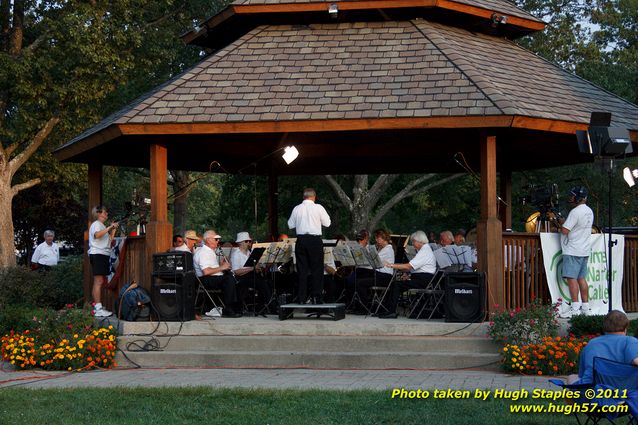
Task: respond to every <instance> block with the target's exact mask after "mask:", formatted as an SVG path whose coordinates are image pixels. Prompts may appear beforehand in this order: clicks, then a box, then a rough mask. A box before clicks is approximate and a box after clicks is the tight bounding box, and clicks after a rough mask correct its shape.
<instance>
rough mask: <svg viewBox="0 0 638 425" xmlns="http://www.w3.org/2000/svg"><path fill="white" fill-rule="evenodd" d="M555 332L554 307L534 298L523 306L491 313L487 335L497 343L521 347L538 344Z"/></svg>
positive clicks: (554, 334)
mask: <svg viewBox="0 0 638 425" xmlns="http://www.w3.org/2000/svg"><path fill="white" fill-rule="evenodd" d="M497 308H498V307H497ZM557 332H558V321H557V320H556V307H555V306H553V305H548V304H542V302H541V301H540V300H539V299H535V300H532V302H531V303H530V304H529V306H527V307H525V308H520V307H519V308H516V309H515V310H510V311H506V310H501V311H496V312H494V313H492V314H491V317H490V325H489V329H488V336H490V337H491V338H492V339H493V340H494V341H495V342H497V343H499V344H502V345H506V344H508V345H515V346H519V347H521V346H524V345H529V344H538V343H540V342H542V341H543V338H546V337H553V336H556V334H557Z"/></svg>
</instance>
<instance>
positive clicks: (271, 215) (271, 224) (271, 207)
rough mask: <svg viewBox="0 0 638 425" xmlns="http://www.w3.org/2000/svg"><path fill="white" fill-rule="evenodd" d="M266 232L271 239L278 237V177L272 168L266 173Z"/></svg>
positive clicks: (274, 239)
mask: <svg viewBox="0 0 638 425" xmlns="http://www.w3.org/2000/svg"><path fill="white" fill-rule="evenodd" d="M268 232H269V233H270V235H269V236H270V240H271V241H276V240H277V238H278V237H279V177H278V176H277V174H275V173H273V172H272V170H271V172H270V174H268Z"/></svg>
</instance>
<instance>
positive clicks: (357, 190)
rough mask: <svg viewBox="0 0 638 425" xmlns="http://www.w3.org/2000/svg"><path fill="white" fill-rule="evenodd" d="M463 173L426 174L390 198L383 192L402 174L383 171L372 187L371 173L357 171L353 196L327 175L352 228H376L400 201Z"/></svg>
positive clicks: (387, 191) (411, 181) (405, 185)
mask: <svg viewBox="0 0 638 425" xmlns="http://www.w3.org/2000/svg"><path fill="white" fill-rule="evenodd" d="M460 176H462V174H452V175H450V176H446V177H441V176H440V175H439V174H423V175H421V176H419V177H416V178H414V179H412V180H409V181H408V182H406V183H405V184H404V185H403V188H402V189H401V190H399V191H398V192H396V193H394V194H393V195H392V196H391V197H390V199H386V200H384V202H383V204H382V205H380V206H379V205H378V204H379V203H380V202H381V200H382V199H383V195H385V194H387V193H392V192H390V190H389V189H390V187H391V186H392V183H394V182H395V181H396V180H397V179H398V178H399V177H400V175H399V174H382V175H380V176H379V177H378V178H377V179H376V180H375V182H374V183H373V184H372V186H371V187H370V185H369V180H370V178H369V176H368V175H367V174H358V175H355V176H353V186H352V197H350V196H348V194H347V193H346V192H345V190H344V189H343V188H342V186H341V184H339V182H338V181H337V180H336V179H335V178H334V177H333V176H331V175H326V176H324V177H325V178H326V180H327V181H328V183H329V185H330V187H331V188H332V190H333V191H334V193H335V195H336V196H337V198H338V199H339V200H340V202H341V204H342V205H343V206H344V207H345V208H346V211H348V213H349V215H350V226H351V231H352V232H353V233H354V232H356V231H357V230H358V229H374V228H376V227H378V225H379V223H380V222H381V220H382V219H383V217H384V216H385V215H386V214H387V213H388V212H389V211H390V210H391V209H392V208H393V207H394V206H396V205H397V204H398V203H399V202H401V201H403V200H404V199H407V198H410V197H413V196H415V195H418V194H420V193H424V192H427V191H428V190H430V189H432V188H434V187H436V186H439V185H442V184H445V183H447V182H450V181H452V180H454V179H456V178H458V177H460Z"/></svg>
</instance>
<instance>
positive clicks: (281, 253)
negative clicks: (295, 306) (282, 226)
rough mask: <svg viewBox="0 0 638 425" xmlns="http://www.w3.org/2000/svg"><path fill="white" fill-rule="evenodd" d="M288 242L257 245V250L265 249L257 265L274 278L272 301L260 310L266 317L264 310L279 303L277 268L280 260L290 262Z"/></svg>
mask: <svg viewBox="0 0 638 425" xmlns="http://www.w3.org/2000/svg"><path fill="white" fill-rule="evenodd" d="M287 245H288V243H287V242H285V241H284V242H271V243H262V244H255V245H254V246H255V248H254V249H257V248H260V249H263V251H262V254H261V257H260V258H259V260H258V262H257V264H259V265H260V266H261V267H262V268H263V269H264V270H268V271H269V272H270V274H271V277H272V294H271V295H270V299H269V300H268V301H267V302H266V303H264V306H263V307H262V308H261V310H259V314H261V315H264V314H265V313H264V310H266V311H268V309H269V307H270V305H271V304H272V303H273V302H277V282H276V272H277V271H278V267H277V266H276V265H277V264H278V263H279V262H280V260H281V261H284V260H285V261H289V259H290V255H288V256H287V258H288V260H286V250H287V248H290V247H289V246H287Z"/></svg>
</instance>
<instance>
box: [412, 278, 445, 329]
mask: <svg viewBox="0 0 638 425" xmlns="http://www.w3.org/2000/svg"><path fill="white" fill-rule="evenodd" d="M443 279H445V272H444V271H443V270H437V272H436V273H435V274H434V277H432V279H431V280H430V282H428V284H427V286H426V287H425V289H409V290H408V297H409V298H411V300H410V302H409V306H408V312H407V316H408V317H410V318H414V319H420V318H421V317H422V315H424V314H427V313H429V315H428V316H427V317H426V319H431V318H432V316H434V314H435V313H436V312H437V311H438V308H439V306H440V305H442V303H443V297H444V296H445V290H444V289H443V285H442V283H443ZM417 310H418V312H417ZM415 312H416V314H415Z"/></svg>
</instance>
